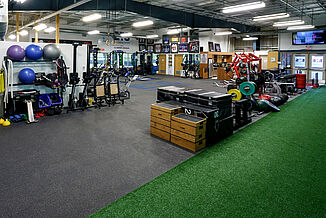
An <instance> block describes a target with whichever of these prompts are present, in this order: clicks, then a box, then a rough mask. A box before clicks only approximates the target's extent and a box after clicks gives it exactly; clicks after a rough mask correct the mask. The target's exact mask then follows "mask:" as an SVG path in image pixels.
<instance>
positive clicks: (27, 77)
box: [18, 68, 36, 84]
mask: <svg viewBox="0 0 326 218" xmlns="http://www.w3.org/2000/svg"><path fill="white" fill-rule="evenodd" d="M18 77H19V80H20V81H21V82H22V83H24V84H31V83H33V82H34V80H35V78H36V76H35V72H34V70H32V69H30V68H24V69H22V70H21V71H20V72H19V75H18Z"/></svg>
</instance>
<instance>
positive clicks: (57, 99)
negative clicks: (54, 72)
mask: <svg viewBox="0 0 326 218" xmlns="http://www.w3.org/2000/svg"><path fill="white" fill-rule="evenodd" d="M48 96H49V98H50V101H51V106H55V105H61V104H62V98H61V96H60V95H59V94H58V93H51V94H48Z"/></svg>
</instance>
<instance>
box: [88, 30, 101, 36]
mask: <svg viewBox="0 0 326 218" xmlns="http://www.w3.org/2000/svg"><path fill="white" fill-rule="evenodd" d="M99 33H100V31H98V30H92V31H89V32H87V34H88V35H96V34H99Z"/></svg>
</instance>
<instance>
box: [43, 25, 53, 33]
mask: <svg viewBox="0 0 326 218" xmlns="http://www.w3.org/2000/svg"><path fill="white" fill-rule="evenodd" d="M55 30H56V28H55V27H53V26H50V27H48V28H46V29H45V30H44V32H46V33H52V32H54V31H55Z"/></svg>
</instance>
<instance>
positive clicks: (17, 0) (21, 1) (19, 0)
mask: <svg viewBox="0 0 326 218" xmlns="http://www.w3.org/2000/svg"><path fill="white" fill-rule="evenodd" d="M25 1H26V0H15V2H19V3H24V2H25Z"/></svg>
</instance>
